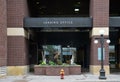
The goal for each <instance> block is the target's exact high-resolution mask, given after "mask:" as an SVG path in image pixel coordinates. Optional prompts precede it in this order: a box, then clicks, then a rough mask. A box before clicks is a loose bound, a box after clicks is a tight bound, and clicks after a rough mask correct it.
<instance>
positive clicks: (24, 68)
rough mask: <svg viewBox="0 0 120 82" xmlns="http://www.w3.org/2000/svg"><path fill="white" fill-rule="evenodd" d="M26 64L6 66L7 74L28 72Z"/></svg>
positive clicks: (24, 73)
mask: <svg viewBox="0 0 120 82" xmlns="http://www.w3.org/2000/svg"><path fill="white" fill-rule="evenodd" d="M28 68H29V67H28V66H7V75H13V76H18V75H26V74H27V73H28Z"/></svg>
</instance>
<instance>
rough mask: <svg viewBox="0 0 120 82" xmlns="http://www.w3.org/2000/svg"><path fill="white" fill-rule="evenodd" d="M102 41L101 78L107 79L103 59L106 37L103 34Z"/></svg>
mask: <svg viewBox="0 0 120 82" xmlns="http://www.w3.org/2000/svg"><path fill="white" fill-rule="evenodd" d="M100 43H101V69H100V76H99V79H106V77H105V70H104V63H103V62H104V61H103V45H104V37H103V35H101V37H100Z"/></svg>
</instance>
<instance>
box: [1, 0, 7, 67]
mask: <svg viewBox="0 0 120 82" xmlns="http://www.w3.org/2000/svg"><path fill="white" fill-rule="evenodd" d="M6 14H7V13H6V0H0V66H4V65H6V64H7V30H6V28H7V20H6V19H7V15H6Z"/></svg>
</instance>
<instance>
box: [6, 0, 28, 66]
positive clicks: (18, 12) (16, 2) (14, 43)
mask: <svg viewBox="0 0 120 82" xmlns="http://www.w3.org/2000/svg"><path fill="white" fill-rule="evenodd" d="M26 16H28V9H27V0H7V27H8V28H23V26H24V25H23V24H24V22H23V19H24V17H26ZM7 43H8V47H7V48H8V65H26V64H27V58H28V57H27V49H28V48H26V47H27V42H26V39H25V37H24V36H22V35H21V36H14V35H13V36H9V35H8V40H7Z"/></svg>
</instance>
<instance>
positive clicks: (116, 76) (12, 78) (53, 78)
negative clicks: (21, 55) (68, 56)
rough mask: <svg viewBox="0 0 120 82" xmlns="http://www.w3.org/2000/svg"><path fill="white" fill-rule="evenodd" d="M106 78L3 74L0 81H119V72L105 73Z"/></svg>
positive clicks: (88, 75) (85, 75) (89, 75)
mask: <svg viewBox="0 0 120 82" xmlns="http://www.w3.org/2000/svg"><path fill="white" fill-rule="evenodd" d="M106 77H107V79H106V80H99V79H98V78H99V76H97V75H92V74H88V73H87V74H81V75H68V76H65V77H64V79H60V76H42V75H27V76H5V77H2V78H0V82H120V74H111V75H106Z"/></svg>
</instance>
